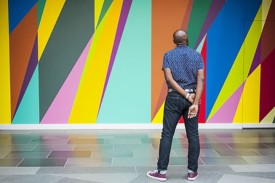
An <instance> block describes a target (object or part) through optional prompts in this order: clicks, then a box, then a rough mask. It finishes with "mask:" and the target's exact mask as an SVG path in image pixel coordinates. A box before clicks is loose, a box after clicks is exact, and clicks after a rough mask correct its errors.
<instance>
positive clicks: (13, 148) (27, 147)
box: [0, 144, 36, 151]
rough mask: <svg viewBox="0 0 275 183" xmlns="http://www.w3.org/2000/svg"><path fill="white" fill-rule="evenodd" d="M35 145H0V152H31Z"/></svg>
mask: <svg viewBox="0 0 275 183" xmlns="http://www.w3.org/2000/svg"><path fill="white" fill-rule="evenodd" d="M35 146H36V145H12V144H11V145H0V149H1V151H32V150H34V149H35Z"/></svg>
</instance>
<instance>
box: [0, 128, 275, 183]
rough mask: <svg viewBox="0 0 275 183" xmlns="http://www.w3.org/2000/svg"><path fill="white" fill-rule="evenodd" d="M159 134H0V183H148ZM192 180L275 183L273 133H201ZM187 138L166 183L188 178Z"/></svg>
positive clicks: (178, 143)
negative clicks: (197, 172)
mask: <svg viewBox="0 0 275 183" xmlns="http://www.w3.org/2000/svg"><path fill="white" fill-rule="evenodd" d="M160 132H161V131H160V130H52V131H0V183H3V182H20V183H25V182H26V183H31V182H35V183H37V182H39V183H49V182H51V183H63V182H64V183H71V182H77V183H88V182H89V183H146V182H148V183H149V182H157V181H154V180H150V179H148V178H147V177H146V172H147V171H148V170H152V169H155V168H156V162H157V158H158V146H159V140H160ZM200 142H201V154H200V159H199V177H198V179H197V180H196V181H195V182H208V183H215V182H219V183H229V182H230V183H232V182H233V183H238V182H249V183H254V182H255V183H260V182H261V183H262V182H264V183H267V182H273V183H274V182H275V129H261V130H259V129H256V130H255V129H254V130H200ZM187 146H188V144H187V139H186V134H185V131H184V130H177V132H176V134H175V138H174V141H173V146H172V151H171V158H170V164H169V169H168V181H167V182H171V183H172V182H174V183H179V182H188V181H187V180H186V164H187V158H186V156H187Z"/></svg>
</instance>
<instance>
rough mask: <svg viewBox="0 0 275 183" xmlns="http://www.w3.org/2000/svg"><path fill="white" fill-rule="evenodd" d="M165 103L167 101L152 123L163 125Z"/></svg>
mask: <svg viewBox="0 0 275 183" xmlns="http://www.w3.org/2000/svg"><path fill="white" fill-rule="evenodd" d="M164 103H165V101H164V102H163V103H162V105H161V107H160V108H159V111H158V112H157V114H156V115H155V117H154V119H153V121H152V123H153V124H161V123H162V121H163V111H164Z"/></svg>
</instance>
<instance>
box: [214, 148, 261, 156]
mask: <svg viewBox="0 0 275 183" xmlns="http://www.w3.org/2000/svg"><path fill="white" fill-rule="evenodd" d="M215 151H216V152H217V153H218V154H219V155H220V156H259V154H258V153H257V152H255V151H253V150H248V149H234V150H231V149H226V150H224V149H217V150H215Z"/></svg>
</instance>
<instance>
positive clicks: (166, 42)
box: [151, 0, 189, 119]
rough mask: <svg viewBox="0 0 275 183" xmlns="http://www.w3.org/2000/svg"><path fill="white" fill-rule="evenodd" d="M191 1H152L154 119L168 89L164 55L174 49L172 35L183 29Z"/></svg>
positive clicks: (152, 109) (152, 116) (152, 117)
mask: <svg viewBox="0 0 275 183" xmlns="http://www.w3.org/2000/svg"><path fill="white" fill-rule="evenodd" d="M188 3H189V1H182V0H174V1H159V0H153V1H152V91H151V92H152V94H151V95H152V100H151V103H152V108H151V119H154V117H155V115H156V114H157V112H158V110H159V109H160V107H161V105H162V103H163V101H164V100H165V93H166V87H163V86H164V85H165V80H164V77H163V73H162V70H161V68H162V59H163V54H164V53H165V52H166V51H168V50H170V49H172V48H173V47H174V44H173V38H172V34H173V32H174V31H175V30H176V29H179V28H181V26H182V19H183V17H184V15H185V12H186V9H187V7H188Z"/></svg>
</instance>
